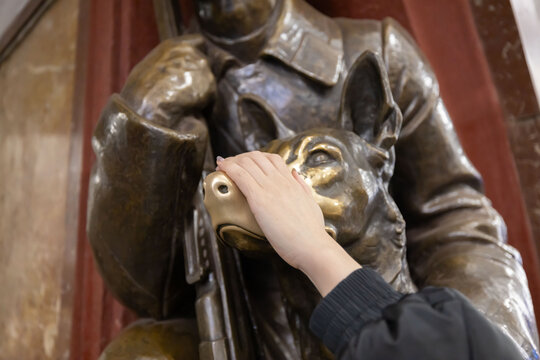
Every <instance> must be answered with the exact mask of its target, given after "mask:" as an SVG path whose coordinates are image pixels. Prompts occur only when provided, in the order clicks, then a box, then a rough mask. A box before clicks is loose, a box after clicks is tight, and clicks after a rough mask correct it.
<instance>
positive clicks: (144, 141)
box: [88, 0, 538, 359]
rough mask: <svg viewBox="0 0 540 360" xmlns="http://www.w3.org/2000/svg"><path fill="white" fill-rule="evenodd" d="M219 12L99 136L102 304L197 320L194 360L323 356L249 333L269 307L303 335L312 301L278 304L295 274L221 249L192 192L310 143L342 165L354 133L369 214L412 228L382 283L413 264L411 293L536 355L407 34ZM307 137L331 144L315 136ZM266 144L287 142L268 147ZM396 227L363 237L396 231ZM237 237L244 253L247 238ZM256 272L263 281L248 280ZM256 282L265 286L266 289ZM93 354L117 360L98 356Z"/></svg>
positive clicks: (95, 195) (479, 201)
mask: <svg viewBox="0 0 540 360" xmlns="http://www.w3.org/2000/svg"><path fill="white" fill-rule="evenodd" d="M229 3H231V4H233V5H234V6H224V3H223V2H222V1H219V0H200V1H197V2H196V4H197V14H198V20H199V24H200V27H201V29H200V34H192V35H186V36H183V37H179V38H177V39H174V40H169V41H166V42H164V43H162V44H161V45H160V46H158V47H157V48H156V49H155V50H153V51H152V52H151V53H150V54H149V55H148V56H147V57H146V58H145V59H144V60H143V61H142V62H141V63H140V64H138V65H137V66H136V67H135V69H134V70H133V71H132V73H131V74H130V76H129V78H128V81H127V83H126V85H125V87H124V89H123V90H122V92H121V93H120V94H119V95H113V96H112V97H111V100H110V102H109V104H108V105H107V107H106V108H105V110H104V112H103V115H102V118H101V120H100V123H99V124H98V126H97V128H96V132H95V136H94V140H93V145H94V150H95V152H96V155H97V164H96V167H95V169H94V172H93V175H92V179H91V189H90V190H91V191H90V195H89V212H88V216H89V221H88V233H89V238H90V241H91V244H92V248H93V250H94V255H95V258H96V262H97V264H98V267H99V268H100V271H101V273H102V275H103V277H104V280H105V282H106V284H107V285H108V287H109V288H110V289H111V291H112V292H113V293H114V294H115V295H116V296H117V297H118V298H119V299H120V300H121V301H122V302H123V303H124V304H125V305H126V306H128V307H130V308H131V309H133V310H134V311H136V312H137V313H138V314H139V315H140V316H151V317H154V318H156V319H170V318H192V319H193V318H194V317H196V319H197V322H198V336H199V340H198V341H199V347H198V351H199V356H200V358H204V359H206V358H209V359H221V358H223V359H228V358H230V359H251V358H257V357H263V356H264V355H265V354H266V356H268V357H270V358H274V357H275V358H291V357H290V356H292V358H298V357H302V358H310V359H311V358H316V357H314V356H317V357H319V356H320V357H322V356H326V354H325V352H324V349H323V350H320V351H319V350H314V349H318V345H317V344H315V343H314V340H313V339H312V338H311V335H310V334H308V333H307V329H306V328H303V327H302V326H300V327H299V328H296V329H294V328H292V329H291V328H289V330H287V331H285V332H284V333H287V334H289V335H290V336H289V337H288V338H286V339H285V340H286V341H288V342H289V344H290V342H291V341H292V342H294V341H301V343H302V344H305V346H301V347H300V349H296V350H294V351H300V353H301V355H300V356H297V353H294V352H293V353H291V352H290V351H293V350H291V347H290V346H279V344H280V341H281V340H283V339H280V338H279V337H273V336H271V334H273V333H274V332H275V331H274V332H273V331H272V327H271V326H270V327H264V329H262V328H260V327H257V326H256V324H268V323H267V322H265V321H263V320H264V319H260V318H259V316H260V312H258V311H257V309H256V308H255V307H256V306H268V307H270V308H271V309H272V311H271V313H272V314H273V315H275V318H277V319H281V320H280V321H281V323H280V322H279V321H278V323H277V324H278V325H279V324H286V323H287V322H291V321H293V320H295V319H297V318H296V317H298V319H300V320H301V319H302V318H304V319H305V316H306V314H307V311H308V310H307V309H310V308H312V306H313V305H314V304H315V303H316V298H315V297H314V296H311V295H310V296H307V295H306V296H303V294H309V292H310V291H311V290H310V289H309V286H307V287H301V288H300V287H299V289H303V290H302V291H299V292H298V294H294V293H293V292H291V291H288V290H290V289H294V288H296V287H295V286H294V284H295V283H296V282H298V284H300V283H303V279H301V278H300V279H298V277H297V276H295V275H294V273H293V274H291V275H290V276H288V277H287V276H278V277H277V279H276V277H275V276H274V275H272V274H273V272H272V271H271V269H267V268H263V269H260V266H256V265H258V261H259V260H258V261H252V260H250V258H249V257H244V256H243V255H241V254H239V253H238V252H237V251H235V250H232V249H231V248H229V247H226V246H223V245H222V244H221V243H220V242H218V241H217V239H216V236H215V233H214V231H213V228H212V225H211V223H210V218H209V217H208V214H207V213H206V211H205V209H204V205H203V204H202V199H203V195H202V184H201V182H200V180H201V176H202V177H205V176H206V175H207V174H208V173H209V172H211V171H212V169H213V168H214V166H215V164H214V162H213V154H212V150H213V151H214V152H215V154H219V155H222V156H230V155H234V154H237V153H240V152H244V151H250V150H256V149H260V148H263V147H264V146H269V147H268V150H269V151H275V152H278V153H280V151H284V150H283V149H284V148H287V147H290V148H291V149H292V148H295V146H297V145H293V141H300V140H299V139H301V138H302V137H310V136H311V137H312V138H324V139H325V141H326V140H329V139H330V138H331V137H333V138H334V139H337V140H336V141H340V144H341V145H343V146H342V147H339V146H338V148H339V149H340V151H341V152H343V151H345V149H347V150H346V151H348V152H349V153H350V152H351V150H350V149H348V147H350V143H347V141H349V140H346V139H348V138H350V137H353V134H352V133H354V134H356V135H357V137H358V139H355V140H354V141H356V142H358V143H360V144H363V143H362V141H365V142H366V144H372V145H373V144H375V145H376V146H371V147H372V149H371V150H369V151H370V152H371V151H374V149H375V150H377V148H379V149H385V151H381V152H379V153H377V152H376V153H375V155H373V154H372V155H373V156H372V155H369V154H368V155H366V154H365V153H364V152H363V151H364V150H366V149H368V148H367V145H365V146H364V145H362V146H360V147H361V148H362V147H363V148H364V150H362V151H359V153H362V154H363V155H362V156H364V157H365V158H366V159H368V158H371V159H372V160H373V159H378V160H377V161H378V162H379V163H378V164H370V166H371V169H375V168H376V169H378V170H377V171H378V172H377V178H378V179H380V181H381V182H382V184H384V186H383V187H382V188H380V189H379V190H384V189H386V187H387V189H388V192H386V197H385V196H383V195H384V191H379V194H380V197H379V198H378V200H377V201H375V202H373V203H374V204H377V205H376V206H377V207H382V206H383V205H384V206H386V210H387V211H391V210H392V211H395V214H396V215H395V216H396V224H400V220H399V219H400V218H401V215H400V212H401V213H402V214H403V217H404V219H405V220H406V222H407V231H406V232H407V242H406V256H407V261H404V259H403V258H402V256H403V255H404V254H405V250H404V249H403V250H402V251H403V252H402V253H400V255H399V256H398V255H396V254H394V255H395V256H393V259H394V260H395V259H400V262H399V264H400V266H401V267H399V266H398V267H396V265H395V264H396V262H395V261H394V260H392V261H390V260H387V259H386V258H385V257H384V256H383V257H382V258H380V259H375V260H373V261H376V262H375V263H374V264H375V266H379V265H380V266H381V269H382V268H383V267H384V266H386V267H388V269H390V270H387V271H388V274H394V273H395V270H396V269H397V268H399V269H402V270H403V269H406V267H405V266H406V265H408V266H409V267H410V275H411V277H410V278H409V277H408V276H405V275H404V276H403V279H406V280H403V284H404V285H403V286H404V288H403V289H404V290H406V291H412V290H413V289H414V286H417V287H424V286H427V285H439V286H449V287H453V288H456V289H458V290H460V291H461V292H463V293H464V294H465V295H466V296H467V297H468V298H469V299H470V300H471V301H472V302H473V303H474V304H475V305H476V306H477V307H478V309H479V310H481V311H482V312H483V313H484V314H486V316H487V317H488V318H490V319H491V320H492V321H494V322H495V323H497V324H499V325H500V326H501V327H502V329H503V330H504V331H505V332H506V333H507V334H508V335H509V336H510V337H511V338H512V339H514V340H515V341H516V343H517V344H518V345H520V347H521V348H522V349H523V354H524V358H525V357H527V356H528V355H527V354H529V355H530V354H533V353H534V352H535V351H536V349H537V346H538V338H537V330H536V324H535V320H534V314H533V311H532V305H531V300H530V295H529V292H528V288H527V281H526V277H525V274H524V272H523V269H522V267H521V264H520V257H519V254H517V252H516V251H515V250H514V249H512V248H511V247H509V246H507V245H506V244H505V243H506V234H505V226H504V223H503V222H502V220H501V218H500V216H499V215H498V214H497V213H496V212H495V211H494V210H493V209H492V207H491V205H490V203H489V200H487V199H486V198H485V196H484V195H483V194H482V185H481V179H480V176H479V175H478V173H477V172H476V170H475V169H474V168H473V166H472V165H471V164H470V162H469V161H468V159H467V158H466V157H465V155H464V153H463V150H462V148H461V146H460V144H459V142H458V140H457V137H456V135H455V132H454V130H453V128H452V124H451V121H450V119H449V117H448V114H447V113H446V110H445V108H444V105H443V103H442V101H441V99H440V97H439V93H438V86H437V81H436V79H435V77H434V75H433V73H432V71H431V69H430V68H429V65H428V64H427V63H426V61H425V60H424V58H423V56H422V55H421V53H420V51H419V50H418V49H417V47H416V45H415V44H414V42H413V41H412V39H411V38H410V36H409V35H408V34H406V32H405V31H404V30H403V29H402V28H401V27H400V26H399V25H398V24H396V23H395V22H394V21H392V20H390V19H386V20H384V21H382V22H378V21H373V20H350V19H330V18H328V17H326V16H324V15H323V14H320V13H318V12H317V11H316V10H314V9H313V8H311V7H310V6H309V5H308V4H306V3H305V2H303V1H302V0H275V1H272V0H268V1H257V0H233V1H229ZM366 51H367V53H366ZM363 54H364V55H363ZM368 59H369V60H368ZM377 59H379V60H377ZM374 89H375V90H374ZM392 118H394V119H399V120H396V121H394V122H395V123H396V124H395V125H394V126H393V127H392V126H390V125H389V124H391V123H392V122H388V121H386V120H388V119H392ZM401 120H402V121H401ZM397 122H399V124H397ZM401 122H402V124H401ZM396 126H397V127H396ZM314 128H329V129H336V130H327V131H326V132H325V133H327V134H328V136H327V137H325V136H323V134H321V133H320V131H319V132H317V130H313V129H314ZM207 129H208V130H207ZM399 129H401V132H399ZM348 132H352V133H351V134H349V133H348ZM297 134H298V135H297ZM309 134H311V135H309ZM345 134H349V135H345ZM295 135H297V136H298V137H295ZM398 135H399V137H398ZM208 137H209V139H210V142H208V140H207V138H208ZM274 139H283V140H280V141H282V142H279V141H278V142H277V143H272V144H270V145H269V143H270V142H271V141H272V140H274ZM292 139H296V140H292ZM351 141H352V140H351ZM394 142H395V152H394V147H392V145H393V144H394ZM210 144H211V145H210ZM276 144H278V145H276ZM287 144H288V145H287ZM341 145H340V146H341ZM295 149H296V148H295ZM283 156H284V158H285V157H286V156H285V155H283ZM320 156H321V157H322V158H324V157H325V156H327V155H324V154H323V153H321V154H320ZM287 159H288V160H287V161H288V162H289V163H293V162H294V161H295V160H291V159H289V158H288V157H287ZM298 161H300V160H298ZM350 161H351V164H352V165H350V166H357V167H361V166H360V165H359V164H358V163H356V162H355V161H353V159H351V160H350ZM394 163H395V168H394ZM347 164H349V160H348V162H347ZM294 166H297V165H294ZM298 166H300V165H298ZM347 166H349V165H347ZM364 169H366V168H364ZM337 188H338V189H344V188H343V187H337ZM218 191H219V190H218ZM319 195H321V194H319ZM389 195H391V196H392V197H393V198H394V199H395V202H396V204H397V206H398V207H399V210H400V211H398V210H397V209H395V206H391V204H393V200H391V198H390V197H389ZM332 196H336V197H338V196H339V194H337V193H335V194H332ZM385 199H387V200H385ZM388 199H389V200H388ZM323 206H324V204H323ZM323 209H324V207H323ZM376 213H377V211H375V212H374V214H376ZM345 214H347V213H346V212H345ZM379 215H380V213H379ZM339 219H340V220H338V218H334V219H331V214H330V213H327V220H328V222H329V224H330V225H332V226H330V225H329V232H330V233H331V234H332V232H334V234H335V236H336V239H338V241H339V239H340V237H339V234H340V232H343V233H347V231H350V232H351V234H352V233H354V231H356V230H358V229H356V230H355V227H358V226H360V225H361V223H359V222H356V220H355V219H351V218H347V217H343V218H339ZM377 224H378V222H375V223H374V225H377ZM396 224H394V225H388V224H386V225H384V226H383V225H379V226H380V228H377V226H374V228H377V231H389V229H392V231H397V230H396V229H397V228H398V226H397V225H396ZM347 226H349V227H350V229H349V230H347V231H345V230H344V229H345V228H346V227H347ZM366 226H368V227H369V224H366ZM401 231H402V232H403V229H401ZM237 234H238V233H237ZM244 235H245V234H244ZM248 235H249V234H248ZM234 239H243V241H244V242H245V244H248V245H250V244H253V239H254V238H253V237H252V236H243V237H242V236H240V237H233V238H231V239H229V240H230V241H232V242H234V241H235V240H234ZM351 239H352V236H351ZM351 239H349V240H350V241H352V240H351ZM399 239H400V240H399V241H398V240H397V238H396V247H395V248H398V245H399V242H400V241H402V242H404V237H399ZM224 240H226V239H224ZM226 241H227V240H226ZM400 256H401V257H400ZM362 259H365V258H362ZM361 261H363V260H361ZM377 261H378V262H379V263H377ZM391 264H394V265H393V266H390V265H391ZM252 268H254V269H257V270H258V271H257V272H255V271H245V269H248V270H249V269H252ZM289 270H290V269H289ZM276 271H277V272H278V273H279V274H284V273H287V271H288V269H283V268H279V266H278V269H277V270H276ZM381 271H383V272H384V271H386V270H381ZM400 273H402V274H406V273H407V272H406V271H405V270H403V271H402V272H400ZM254 276H257V278H259V277H260V279H263V278H264V279H267V281H266V282H265V283H264V284H262V285H261V282H257V281H256V279H257V278H254ZM389 276H390V275H387V276H386V277H385V278H386V279H387V280H389V281H391V280H392V279H390V277H389ZM272 279H274V280H272ZM411 280H412V281H411ZM258 285H261V286H262V287H263V288H257V286H258ZM302 286H303V285H302ZM400 286H401V285H400ZM276 287H278V288H281V290H283V292H284V293H286V294H287V296H292V297H293V298H294V299H293V300H294V301H292V302H290V304H296V303H298V306H297V307H296V309H297V311H296V310H295V311H293V312H287V311H285V310H284V309H283V307H280V306H279V301H277V300H276V301H275V302H272V301H269V299H274V298H275V297H272V296H270V297H263V296H262V295H258V294H265V293H267V291H269V289H272V288H276ZM304 290H305V291H304ZM257 304H259V305H257ZM261 304H263V305H261ZM194 313H195V314H194ZM288 317H289V318H288ZM300 320H299V321H300ZM299 323H301V321H300V322H299ZM274 325H275V324H274ZM274 325H272V326H274ZM278 325H275V326H278ZM261 326H262V325H261ZM264 326H266V325H264ZM135 329H137V328H135ZM280 329H281V328H280ZM128 332H129V330H128ZM132 332H134V330H133V331H132ZM126 334H128V335H129V333H126ZM127 337H129V336H127ZM124 338H126V336H124ZM284 349H285V350H284ZM287 354H288V355H287ZM291 354H292V355H291ZM192 355H193V354H192ZM104 356H105V357H107V356H108V357H107V358H111V359H112V358H114V357H113V355H110V354H109V355H107V350H106V352H105V354H104ZM195 356H196V355H195ZM287 356H289V357H287ZM186 358H190V357H189V355H186Z"/></svg>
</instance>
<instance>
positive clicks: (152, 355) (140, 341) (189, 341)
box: [99, 319, 199, 360]
mask: <svg viewBox="0 0 540 360" xmlns="http://www.w3.org/2000/svg"><path fill="white" fill-rule="evenodd" d="M198 347H199V338H198V334H197V324H196V322H195V321H188V320H167V321H155V320H151V319H144V320H139V321H137V322H135V323H133V324H131V325H130V326H129V327H128V328H126V329H124V331H122V333H120V335H118V337H117V338H115V339H114V341H113V342H111V343H110V344H109V345H108V346H107V347H106V348H105V350H103V353H102V354H101V356H100V357H99V360H174V359H186V360H198V359H199V351H198Z"/></svg>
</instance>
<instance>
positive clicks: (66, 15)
mask: <svg viewBox="0 0 540 360" xmlns="http://www.w3.org/2000/svg"><path fill="white" fill-rule="evenodd" d="M22 3H23V2H20V4H22ZM78 3H79V2H78V0H58V1H56V2H55V3H54V4H52V5H51V6H50V7H48V8H47V10H46V11H44V13H43V16H41V17H40V18H39V19H36V25H35V27H33V29H32V30H31V31H30V32H29V33H28V34H27V36H25V37H24V41H22V42H20V43H19V45H18V46H17V47H16V48H14V49H13V51H12V52H11V54H10V55H9V56H8V57H7V58H5V59H4V61H3V62H1V63H0V359H6V360H7V359H62V358H64V359H65V358H67V357H68V349H69V332H70V328H71V316H72V307H71V295H70V293H71V282H68V283H66V282H65V280H66V279H65V278H64V270H65V264H66V263H65V261H64V260H65V259H66V258H69V257H72V258H73V256H74V251H73V249H71V252H72V255H68V256H67V257H66V251H69V249H68V248H66V238H67V230H66V215H67V213H66V211H67V208H66V206H67V198H68V178H69V173H70V169H69V154H70V143H71V127H72V101H73V89H74V71H75V53H76V47H77V41H76V39H77V24H78V20H77V19H78V6H79V4H78ZM4 5H5V4H2V6H4ZM2 10H5V9H1V8H0V12H1V13H2V17H1V18H2V21H8V20H9V19H7V18H6V15H7V11H2ZM34 10H35V9H34ZM3 30H6V29H5V28H3ZM6 31H7V30H6ZM70 272H71V273H72V272H73V270H70Z"/></svg>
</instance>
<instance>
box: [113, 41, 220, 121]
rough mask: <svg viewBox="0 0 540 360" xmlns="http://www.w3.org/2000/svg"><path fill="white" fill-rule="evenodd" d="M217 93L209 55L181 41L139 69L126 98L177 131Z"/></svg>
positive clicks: (164, 48) (132, 75)
mask: <svg viewBox="0 0 540 360" xmlns="http://www.w3.org/2000/svg"><path fill="white" fill-rule="evenodd" d="M215 91H216V83H215V79H214V76H213V74H212V71H211V70H210V66H209V65H208V61H207V59H206V57H205V55H204V54H202V53H201V52H200V51H199V50H197V49H196V47H195V46H194V45H193V41H191V42H190V41H186V40H185V39H183V38H179V39H171V40H167V41H164V42H163V43H161V44H160V45H159V46H157V47H156V48H155V49H154V50H152V52H150V54H148V55H147V56H146V57H145V58H144V59H143V60H142V61H141V62H140V63H139V64H137V66H135V68H134V69H133V70H132V72H131V73H130V75H129V77H128V79H127V82H126V85H125V86H124V89H123V90H122V96H123V97H124V99H126V101H127V102H128V103H129V104H130V105H131V106H132V107H133V108H134V109H135V111H137V113H138V114H139V115H141V116H143V117H144V118H146V119H148V120H150V121H154V122H156V123H158V124H160V125H163V126H167V127H173V126H175V125H176V124H177V123H178V121H179V120H180V119H181V118H182V117H185V116H188V115H193V114H196V113H197V112H198V111H200V110H201V109H203V108H204V107H205V106H206V105H208V103H209V102H210V101H211V99H212V98H213V96H214V94H215Z"/></svg>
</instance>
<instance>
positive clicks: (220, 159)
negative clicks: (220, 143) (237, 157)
mask: <svg viewBox="0 0 540 360" xmlns="http://www.w3.org/2000/svg"><path fill="white" fill-rule="evenodd" d="M223 160H225V159H224V158H222V157H221V156H219V155H218V156H216V162H217V163H220V162H222V161H223Z"/></svg>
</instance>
